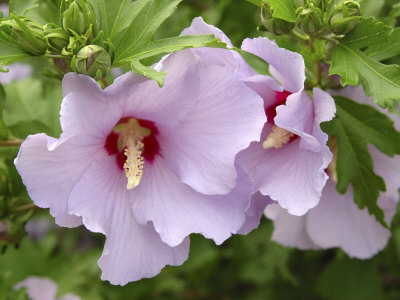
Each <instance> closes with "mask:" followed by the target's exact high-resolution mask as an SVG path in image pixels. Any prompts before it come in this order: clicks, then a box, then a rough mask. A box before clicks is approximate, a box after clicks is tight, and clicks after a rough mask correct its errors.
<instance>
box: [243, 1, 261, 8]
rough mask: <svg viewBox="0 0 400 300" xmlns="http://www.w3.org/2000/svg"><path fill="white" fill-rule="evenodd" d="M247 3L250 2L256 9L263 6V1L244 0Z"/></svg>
mask: <svg viewBox="0 0 400 300" xmlns="http://www.w3.org/2000/svg"><path fill="white" fill-rule="evenodd" d="M246 1H247V2H250V3H251V4H254V5H256V6H258V7H261V5H264V2H265V1H264V0H246Z"/></svg>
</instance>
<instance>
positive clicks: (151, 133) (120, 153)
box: [104, 117, 160, 170]
mask: <svg viewBox="0 0 400 300" xmlns="http://www.w3.org/2000/svg"><path fill="white" fill-rule="evenodd" d="M157 134H158V128H157V127H156V125H155V124H154V122H152V121H148V120H143V119H137V118H133V117H125V118H122V119H120V120H119V121H118V122H117V124H115V126H114V129H113V130H112V131H111V132H110V134H109V135H108V136H107V138H106V142H105V144H104V148H105V149H106V151H107V153H108V154H109V155H116V162H117V164H118V167H119V168H120V169H121V170H124V164H125V162H126V160H127V156H126V149H127V147H128V145H127V138H129V135H132V139H133V140H135V142H136V143H137V142H140V143H141V145H142V147H141V148H142V149H141V153H140V155H141V156H142V157H143V159H145V160H146V161H148V162H153V161H154V158H155V156H156V155H157V154H160V145H159V143H158V141H157V139H156V135H157Z"/></svg>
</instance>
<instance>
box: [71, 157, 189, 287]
mask: <svg viewBox="0 0 400 300" xmlns="http://www.w3.org/2000/svg"><path fill="white" fill-rule="evenodd" d="M103 154H104V155H103V156H102V157H99V159H97V160H94V161H93V163H92V164H91V166H90V167H89V168H88V170H87V171H86V172H85V174H84V175H83V176H82V177H81V178H80V180H79V182H78V183H77V184H76V185H75V187H74V189H73V190H72V192H71V195H70V198H69V200H68V201H69V205H70V211H71V212H72V213H74V214H76V215H79V216H81V217H82V219H83V224H84V225H85V227H86V228H88V229H89V230H91V231H95V232H101V233H103V234H105V235H106V237H107V238H106V243H105V246H104V251H103V255H102V257H101V258H100V260H99V262H98V263H99V266H100V268H101V269H102V271H103V274H102V277H101V278H102V279H103V280H108V281H110V282H111V283H112V284H120V285H124V284H126V283H128V282H130V281H135V280H139V279H141V278H144V277H153V276H155V275H157V274H158V273H159V272H160V271H161V269H162V268H163V267H164V266H165V265H167V264H170V265H180V264H182V263H183V262H184V261H185V260H186V259H187V256H188V252H189V240H184V241H182V243H180V244H179V245H177V247H170V246H168V245H167V244H164V243H163V242H162V241H161V239H160V237H159V235H158V234H157V233H156V231H155V230H154V227H153V225H152V224H151V223H147V224H145V225H140V224H139V223H138V222H137V221H136V220H135V216H134V214H133V212H132V209H131V207H130V203H129V198H130V197H132V195H133V194H132V192H133V191H132V190H130V191H128V190H127V188H126V182H127V180H126V177H125V174H124V172H123V171H121V170H120V169H119V168H118V166H117V164H116V163H115V157H114V156H108V155H107V154H106V153H103ZM146 193H149V191H146ZM144 200H145V199H139V201H144Z"/></svg>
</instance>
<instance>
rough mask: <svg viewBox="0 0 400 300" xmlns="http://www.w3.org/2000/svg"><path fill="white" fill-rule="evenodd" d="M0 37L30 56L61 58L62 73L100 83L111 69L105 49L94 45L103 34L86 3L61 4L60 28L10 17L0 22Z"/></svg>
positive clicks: (85, 0)
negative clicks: (76, 74) (74, 74)
mask: <svg viewBox="0 0 400 300" xmlns="http://www.w3.org/2000/svg"><path fill="white" fill-rule="evenodd" d="M0 33H1V34H2V35H3V36H4V37H5V38H8V39H9V40H10V42H12V43H13V44H16V45H17V46H18V47H19V48H21V49H23V50H24V51H25V52H27V53H29V54H31V55H46V56H50V57H57V59H59V58H60V57H62V59H64V60H65V62H66V65H67V70H63V71H64V72H65V71H68V70H73V71H75V72H79V73H82V74H86V75H89V76H92V77H93V78H96V79H100V78H102V77H104V76H105V75H106V73H107V71H108V70H109V68H110V67H111V56H110V54H109V53H108V51H107V50H106V49H105V48H107V46H106V45H102V42H98V41H96V37H98V36H100V35H102V34H103V33H102V32H101V31H100V26H99V24H98V22H97V19H96V14H95V11H94V9H93V7H92V5H91V4H90V1H89V0H62V1H61V25H60V26H59V25H56V24H53V23H50V24H46V25H45V26H42V25H41V24H39V23H38V22H36V21H34V20H32V19H30V18H27V17H20V16H14V15H12V14H11V15H10V17H9V18H8V19H1V18H0ZM97 40H102V39H101V38H98V39H97Z"/></svg>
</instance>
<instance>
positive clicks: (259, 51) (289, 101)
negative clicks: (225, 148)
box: [182, 18, 335, 217]
mask: <svg viewBox="0 0 400 300" xmlns="http://www.w3.org/2000/svg"><path fill="white" fill-rule="evenodd" d="M206 33H213V34H215V35H216V36H217V37H219V38H220V39H221V40H222V41H224V42H226V43H227V44H228V46H231V43H230V41H229V39H228V38H227V37H226V36H225V35H224V33H223V32H222V31H220V30H219V29H217V28H215V27H213V26H210V25H208V24H206V23H204V21H203V20H202V19H201V18H195V19H194V20H193V22H192V25H191V26H190V27H189V28H188V29H185V30H184V31H183V32H182V34H184V35H186V34H206ZM241 48H242V49H243V50H246V51H248V52H251V53H253V54H255V55H257V56H259V57H261V58H262V59H264V60H265V61H266V62H268V63H269V64H270V73H271V74H272V75H273V76H274V77H275V78H276V79H277V80H278V81H279V83H280V85H279V84H278V83H277V82H276V81H275V80H274V79H273V78H271V77H269V76H263V75H259V74H257V73H256V72H255V71H254V70H252V69H251V68H250V67H249V66H248V65H247V64H246V63H245V62H244V60H243V59H242V58H241V56H240V55H238V54H237V53H236V52H233V51H232V52H230V53H227V52H226V51H225V50H222V49H211V48H210V49H206V48H199V49H193V50H192V51H193V52H195V53H196V54H197V55H200V56H201V57H205V59H207V60H208V61H212V62H213V63H216V64H219V65H223V66H225V67H227V68H230V69H231V70H232V72H234V73H235V74H236V75H237V76H238V77H239V78H240V79H241V80H242V81H243V82H244V83H245V84H246V85H248V86H249V87H250V88H252V89H253V90H254V91H256V92H257V93H258V94H259V95H260V96H261V97H262V98H263V99H264V109H265V113H266V115H267V122H266V123H265V125H264V129H263V132H262V135H261V141H260V142H257V141H255V142H253V143H251V145H250V147H249V148H247V149H246V150H244V151H242V152H241V153H240V154H239V156H238V161H239V163H240V164H242V165H243V166H244V168H245V169H246V170H247V172H248V173H249V174H250V176H251V177H252V179H254V181H255V184H256V189H257V190H259V191H260V192H261V194H263V195H268V196H269V197H270V198H271V199H272V200H274V201H277V202H278V203H279V205H281V206H282V207H283V208H285V209H287V210H288V211H289V213H290V214H294V215H303V214H305V213H306V212H307V211H308V210H309V209H310V208H312V207H314V206H316V205H317V204H318V202H319V199H320V196H321V191H322V188H323V187H324V185H325V183H326V180H327V178H328V176H327V175H326V173H325V169H326V168H327V166H328V164H329V162H330V161H331V159H332V153H331V152H330V150H329V148H328V147H327V145H326V142H327V139H328V136H327V135H326V134H325V133H324V132H323V131H322V130H321V129H320V123H321V122H324V121H329V120H331V119H332V118H333V116H334V113H335V105H334V101H333V99H332V97H331V96H330V95H329V94H327V93H325V92H324V91H322V90H320V89H317V88H315V89H314V90H313V94H314V95H313V98H314V99H312V98H311V97H310V96H309V95H308V94H307V93H306V92H305V91H304V90H303V89H304V80H305V66H304V61H303V58H302V57H301V55H299V54H297V53H294V52H290V51H288V50H286V49H282V48H279V47H278V46H277V45H276V44H275V42H273V41H270V40H268V39H267V38H255V39H245V40H244V41H243V44H242V47H241ZM255 197H258V196H255ZM253 202H254V201H253ZM256 202H257V201H256ZM265 204H266V203H265ZM264 206H265V205H264ZM258 207H260V208H262V209H261V210H258V212H257V213H255V214H254V213H253V217H254V216H255V215H256V214H258V215H259V216H261V214H262V211H263V207H262V205H260V201H258ZM249 210H251V209H250V208H249Z"/></svg>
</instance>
